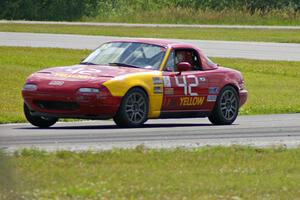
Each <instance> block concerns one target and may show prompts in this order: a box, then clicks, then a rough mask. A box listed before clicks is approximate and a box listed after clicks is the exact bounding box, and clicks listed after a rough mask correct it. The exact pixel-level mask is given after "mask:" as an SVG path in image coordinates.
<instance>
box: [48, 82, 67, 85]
mask: <svg viewBox="0 0 300 200" xmlns="http://www.w3.org/2000/svg"><path fill="white" fill-rule="evenodd" d="M64 83H65V82H64V81H50V82H49V83H48V85H53V86H61V85H63V84H64Z"/></svg>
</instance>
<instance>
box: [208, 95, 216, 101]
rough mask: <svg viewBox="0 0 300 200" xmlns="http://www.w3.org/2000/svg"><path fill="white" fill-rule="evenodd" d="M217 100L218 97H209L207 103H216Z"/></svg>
mask: <svg viewBox="0 0 300 200" xmlns="http://www.w3.org/2000/svg"><path fill="white" fill-rule="evenodd" d="M216 100H217V95H208V96H207V101H208V102H214V101H216Z"/></svg>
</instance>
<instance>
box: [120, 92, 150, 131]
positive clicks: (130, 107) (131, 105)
mask: <svg viewBox="0 0 300 200" xmlns="http://www.w3.org/2000/svg"><path fill="white" fill-rule="evenodd" d="M148 105H149V103H148V97H147V95H146V93H145V92H144V91H143V90H142V89H140V88H133V89H131V90H129V91H128V92H127V94H126V95H125V96H124V97H123V99H122V102H121V105H120V107H119V110H118V112H117V114H116V115H115V117H114V121H115V123H116V124H117V125H118V126H119V127H140V126H142V125H143V124H144V123H145V122H146V121H147V119H148V110H149V106H148Z"/></svg>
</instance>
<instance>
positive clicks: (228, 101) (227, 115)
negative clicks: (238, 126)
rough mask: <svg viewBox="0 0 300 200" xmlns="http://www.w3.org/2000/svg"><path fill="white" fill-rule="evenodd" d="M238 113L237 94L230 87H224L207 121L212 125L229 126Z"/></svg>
mask: <svg viewBox="0 0 300 200" xmlns="http://www.w3.org/2000/svg"><path fill="white" fill-rule="evenodd" d="M238 112H239V97H238V94H237V92H236V90H235V89H234V88H233V87H232V86H226V87H224V88H223V89H222V90H221V92H220V95H219V96H218V98H217V101H216V104H215V107H214V110H213V111H212V113H211V114H210V116H209V117H208V119H209V121H210V122H211V123H213V124H214V125H230V124H232V123H233V122H234V121H235V119H236V117H237V115H238Z"/></svg>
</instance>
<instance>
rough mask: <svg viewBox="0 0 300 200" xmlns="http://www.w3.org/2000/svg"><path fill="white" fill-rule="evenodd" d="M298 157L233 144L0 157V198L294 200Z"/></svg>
mask: <svg viewBox="0 0 300 200" xmlns="http://www.w3.org/2000/svg"><path fill="white" fill-rule="evenodd" d="M299 154H300V148H296V149H284V148H279V147H278V148H272V149H271V148H270V149H260V148H250V147H238V146H232V147H213V148H212V147H204V148H198V149H190V150H185V149H175V150H149V149H146V148H144V147H142V146H139V147H137V148H136V149H134V150H119V149H114V150H111V151H106V152H98V153H92V152H81V153H72V152H68V151H59V152H53V153H46V152H43V151H37V150H34V149H27V150H22V151H19V152H16V153H15V154H14V155H10V156H5V155H4V154H3V153H2V154H1V152H0V173H1V174H0V175H1V176H0V199H6V198H11V199H18V197H19V198H20V197H22V199H30V200H31V199H66V200H68V199H251V200H252V199H299V197H300V190H299V187H300V157H299ZM7 191H10V192H7Z"/></svg>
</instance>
